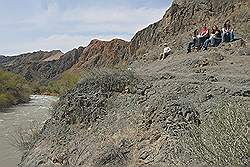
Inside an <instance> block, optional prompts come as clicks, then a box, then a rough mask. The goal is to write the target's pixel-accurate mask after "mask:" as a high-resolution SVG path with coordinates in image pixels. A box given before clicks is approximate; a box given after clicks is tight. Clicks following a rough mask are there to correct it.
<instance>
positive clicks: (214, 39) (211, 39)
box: [187, 20, 234, 53]
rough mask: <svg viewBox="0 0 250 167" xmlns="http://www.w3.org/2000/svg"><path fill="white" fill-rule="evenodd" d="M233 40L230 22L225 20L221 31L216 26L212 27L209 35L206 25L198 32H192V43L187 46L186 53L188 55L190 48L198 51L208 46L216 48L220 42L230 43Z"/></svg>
mask: <svg viewBox="0 0 250 167" xmlns="http://www.w3.org/2000/svg"><path fill="white" fill-rule="evenodd" d="M233 40H234V31H233V28H232V26H231V23H230V20H226V22H225V24H224V27H223V28H222V31H221V30H220V29H219V28H218V26H217V25H214V26H213V27H212V31H211V34H210V33H209V29H208V27H207V25H206V24H204V26H203V28H202V29H201V31H200V32H199V30H197V29H196V30H195V31H194V35H193V41H192V42H190V43H189V44H188V48H187V53H190V52H191V50H192V48H197V49H198V50H199V49H201V48H203V50H207V48H208V46H209V45H210V44H211V46H213V47H216V46H218V45H219V44H220V43H221V42H231V41H233Z"/></svg>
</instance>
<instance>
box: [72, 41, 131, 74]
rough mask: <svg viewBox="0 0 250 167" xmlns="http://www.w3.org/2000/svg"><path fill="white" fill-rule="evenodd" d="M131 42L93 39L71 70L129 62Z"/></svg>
mask: <svg viewBox="0 0 250 167" xmlns="http://www.w3.org/2000/svg"><path fill="white" fill-rule="evenodd" d="M128 46H129V42H127V41H124V40H121V39H113V40H111V41H101V40H97V39H95V40H92V41H91V42H90V44H89V45H88V46H87V47H86V48H85V49H84V51H83V52H82V54H81V57H80V59H79V62H78V63H76V64H75V65H74V66H73V67H72V68H71V70H72V71H81V70H84V69H86V68H94V67H112V66H115V65H118V64H127V63H128V60H129V48H128Z"/></svg>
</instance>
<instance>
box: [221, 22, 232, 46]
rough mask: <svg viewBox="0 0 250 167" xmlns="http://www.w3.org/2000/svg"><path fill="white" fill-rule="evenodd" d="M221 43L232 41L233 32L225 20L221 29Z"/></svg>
mask: <svg viewBox="0 0 250 167" xmlns="http://www.w3.org/2000/svg"><path fill="white" fill-rule="evenodd" d="M222 32H223V33H222V41H223V42H232V41H233V40H234V31H233V28H232V26H231V23H230V20H226V21H225V23H224V27H223V28H222Z"/></svg>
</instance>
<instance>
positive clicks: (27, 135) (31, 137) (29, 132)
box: [9, 122, 41, 152]
mask: <svg viewBox="0 0 250 167" xmlns="http://www.w3.org/2000/svg"><path fill="white" fill-rule="evenodd" d="M40 131H41V130H40V125H39V124H38V123H37V122H32V123H31V124H30V126H29V128H21V127H19V128H18V129H17V130H16V131H15V132H14V133H13V134H12V135H11V136H10V137H9V142H10V144H11V145H12V146H14V147H15V148H17V149H18V151H21V152H26V151H29V150H30V149H31V148H32V147H33V146H34V144H35V142H36V141H37V140H38V139H39V138H40V134H41V133H40Z"/></svg>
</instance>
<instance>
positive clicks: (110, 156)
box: [20, 42, 250, 167]
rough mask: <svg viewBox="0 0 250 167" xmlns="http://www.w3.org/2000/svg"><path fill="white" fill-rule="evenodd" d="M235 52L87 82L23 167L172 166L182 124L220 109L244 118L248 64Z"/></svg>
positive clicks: (61, 106) (58, 111)
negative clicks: (234, 108) (232, 109)
mask: <svg viewBox="0 0 250 167" xmlns="http://www.w3.org/2000/svg"><path fill="white" fill-rule="evenodd" d="M236 45H237V42H235V43H231V44H224V45H222V46H220V48H211V49H209V50H208V51H204V52H199V53H191V54H189V55H188V56H187V55H186V54H185V53H182V54H180V53H174V54H173V55H171V56H170V57H167V58H166V60H164V61H155V62H152V63H149V64H147V65H145V64H137V63H134V64H132V65H131V66H130V69H132V71H131V70H129V71H119V70H118V71H113V70H101V71H95V72H92V73H90V74H88V75H86V76H85V77H84V78H82V80H81V81H80V82H79V84H78V85H77V86H76V87H75V88H74V89H73V90H71V91H69V92H68V93H67V94H65V95H64V96H62V97H61V98H60V100H59V102H58V104H57V106H56V107H55V108H54V109H53V111H52V117H51V119H50V120H48V121H47V122H46V124H45V126H44V128H43V130H42V132H41V136H40V137H39V140H37V141H36V143H35V145H34V147H32V149H31V150H29V151H28V153H27V154H26V155H25V156H24V157H23V159H22V162H21V164H20V166H25V167H26V166H30V167H32V166H56V165H61V166H81V167H140V166H148V167H165V166H170V165H173V164H172V163H173V162H174V161H175V160H176V161H178V158H180V157H178V154H177V152H175V151H176V149H177V146H178V145H176V144H175V140H174V138H175V136H176V135H177V134H178V133H180V132H181V131H182V130H183V129H184V128H185V127H186V126H187V125H189V124H197V125H199V124H201V123H202V122H203V121H204V120H206V118H207V116H209V114H210V113H211V112H213V108H214V107H215V106H217V105H221V104H224V103H226V104H230V103H237V104H238V105H239V106H241V107H242V109H246V110H247V111H249V109H250V98H249V90H250V85H249V81H250V78H249V76H250V73H249V72H250V69H249V68H250V65H249V62H250V59H249V58H250V57H249V54H247V53H246V54H242V51H244V50H245V49H246V48H245V47H236ZM244 53H245V52H244ZM243 106H244V108H243ZM241 107H240V108H239V109H241ZM175 158H177V159H175ZM186 165H187V164H186ZM193 165H194V164H191V165H190V166H193Z"/></svg>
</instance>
